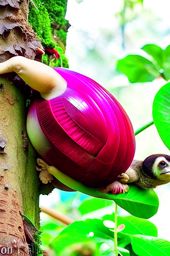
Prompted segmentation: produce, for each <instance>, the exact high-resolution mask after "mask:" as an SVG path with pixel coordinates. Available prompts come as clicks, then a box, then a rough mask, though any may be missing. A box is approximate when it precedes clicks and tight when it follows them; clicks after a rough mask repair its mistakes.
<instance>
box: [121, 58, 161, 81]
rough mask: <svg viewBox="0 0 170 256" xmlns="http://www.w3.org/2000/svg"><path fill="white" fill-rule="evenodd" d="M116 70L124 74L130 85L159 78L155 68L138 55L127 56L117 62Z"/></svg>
mask: <svg viewBox="0 0 170 256" xmlns="http://www.w3.org/2000/svg"><path fill="white" fill-rule="evenodd" d="M116 68H117V70H118V71H119V72H121V73H123V74H125V75H126V76H127V77H128V79H129V81H130V82H132V83H136V82H151V81H153V80H154V79H155V78H157V77H158V76H159V70H158V69H157V68H156V66H155V65H154V64H153V63H152V62H151V61H150V60H148V59H146V58H144V57H143V56H140V55H127V56H126V57H125V58H123V59H120V60H118V62H117V66H116Z"/></svg>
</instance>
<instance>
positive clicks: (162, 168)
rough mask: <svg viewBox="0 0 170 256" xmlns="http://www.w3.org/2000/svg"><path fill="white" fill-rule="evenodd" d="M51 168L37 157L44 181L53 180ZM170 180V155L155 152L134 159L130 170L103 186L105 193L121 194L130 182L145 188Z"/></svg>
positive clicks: (38, 167)
mask: <svg viewBox="0 0 170 256" xmlns="http://www.w3.org/2000/svg"><path fill="white" fill-rule="evenodd" d="M50 168H55V167H53V166H49V165H47V164H46V163H45V162H44V161H43V160H42V159H37V170H38V171H40V172H41V173H40V179H41V181H42V182H43V183H45V184H46V183H48V182H51V181H52V180H53V176H52V175H51V174H50ZM168 182H170V156H169V155H166V154H153V155H150V156H148V157H146V158H145V159H144V160H143V161H138V160H134V161H133V162H132V164H131V166H130V167H129V168H128V170H127V171H126V172H124V173H121V174H120V175H119V176H118V177H117V180H116V181H114V182H112V183H111V184H109V185H107V186H106V187H104V188H101V189H100V191H102V192H103V193H112V194H121V193H125V192H127V191H128V189H129V186H128V184H134V185H136V186H138V187H140V188H143V189H149V188H155V187H157V186H159V185H162V184H166V183H168Z"/></svg>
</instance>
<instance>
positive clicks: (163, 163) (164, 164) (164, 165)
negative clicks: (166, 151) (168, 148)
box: [158, 161, 168, 168]
mask: <svg viewBox="0 0 170 256" xmlns="http://www.w3.org/2000/svg"><path fill="white" fill-rule="evenodd" d="M158 166H159V167H160V168H165V167H167V166H168V164H167V163H166V162H165V161H161V162H160V163H159V165H158Z"/></svg>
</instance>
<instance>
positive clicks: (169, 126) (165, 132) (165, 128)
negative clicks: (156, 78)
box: [152, 83, 170, 149]
mask: <svg viewBox="0 0 170 256" xmlns="http://www.w3.org/2000/svg"><path fill="white" fill-rule="evenodd" d="M152 113H153V120H154V123H155V126H156V128H157V130H158V133H159V135H160V137H161V139H162V141H163V142H164V144H165V145H166V146H167V148H168V149H170V83H167V84H166V85H164V86H163V87H161V89H160V90H159V91H158V92H157V94H156V95H155V98H154V101H153V108H152Z"/></svg>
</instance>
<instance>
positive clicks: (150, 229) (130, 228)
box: [118, 216, 158, 236]
mask: <svg viewBox="0 0 170 256" xmlns="http://www.w3.org/2000/svg"><path fill="white" fill-rule="evenodd" d="M120 224H124V225H125V229H124V230H123V231H122V232H123V233H128V234H141V235H147V236H157V235H158V231H157V228H156V226H155V225H154V224H153V223H152V222H150V221H148V220H144V219H141V218H137V217H134V216H119V217H118V225H120Z"/></svg>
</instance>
